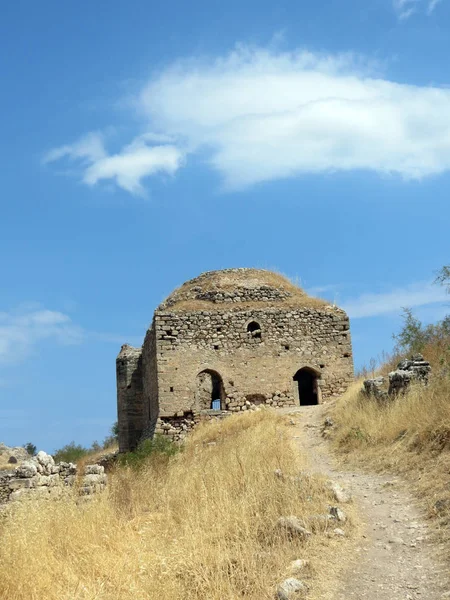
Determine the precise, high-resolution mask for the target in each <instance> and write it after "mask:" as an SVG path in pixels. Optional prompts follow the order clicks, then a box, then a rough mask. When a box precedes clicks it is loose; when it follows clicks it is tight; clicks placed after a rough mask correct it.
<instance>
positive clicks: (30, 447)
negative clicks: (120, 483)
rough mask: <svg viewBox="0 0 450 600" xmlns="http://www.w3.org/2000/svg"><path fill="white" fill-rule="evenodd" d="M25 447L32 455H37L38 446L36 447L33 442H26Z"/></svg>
mask: <svg viewBox="0 0 450 600" xmlns="http://www.w3.org/2000/svg"><path fill="white" fill-rule="evenodd" d="M23 447H24V448H25V450H26V451H27V452H28V454H29V455H30V456H36V452H37V448H36V446H35V444H32V443H31V442H27V443H26V444H24V446H23Z"/></svg>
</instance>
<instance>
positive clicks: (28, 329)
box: [0, 309, 83, 364]
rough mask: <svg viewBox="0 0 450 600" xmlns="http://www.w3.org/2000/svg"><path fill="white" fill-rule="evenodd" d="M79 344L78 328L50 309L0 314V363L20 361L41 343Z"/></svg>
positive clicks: (81, 333) (80, 339)
mask: <svg viewBox="0 0 450 600" xmlns="http://www.w3.org/2000/svg"><path fill="white" fill-rule="evenodd" d="M46 339H52V340H53V341H55V342H57V343H59V344H78V343H80V342H81V341H82V339H83V332H82V330H81V328H80V327H78V326H76V325H74V324H73V323H72V321H71V319H70V317H68V316H67V315H65V314H63V313H60V312H56V311H51V310H45V309H41V310H23V309H22V310H18V311H13V312H0V364H6V363H17V362H21V361H22V360H24V358H26V356H28V355H29V354H30V353H31V352H32V351H33V349H34V348H35V347H36V346H37V345H38V344H39V343H40V342H42V341H43V340H46Z"/></svg>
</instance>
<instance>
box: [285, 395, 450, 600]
mask: <svg viewBox="0 0 450 600" xmlns="http://www.w3.org/2000/svg"><path fill="white" fill-rule="evenodd" d="M290 414H291V413H290ZM293 416H294V417H295V418H294V419H293V422H295V423H296V425H295V429H294V428H293V429H292V431H293V437H294V439H295V440H296V441H297V443H298V444H299V446H300V448H301V451H302V452H303V453H304V452H305V451H306V454H307V455H308V457H309V462H310V469H311V470H312V471H314V472H319V473H322V474H324V475H326V476H328V477H330V478H331V479H333V480H334V481H336V482H338V483H339V484H341V485H342V487H343V488H345V489H347V490H349V491H350V492H351V494H352V496H353V502H354V503H355V504H356V508H357V510H358V513H359V515H360V518H361V520H362V522H363V530H362V534H361V538H360V539H359V540H358V542H357V545H356V546H355V549H354V556H353V559H352V560H351V561H350V564H349V565H348V567H347V568H346V569H345V570H344V575H343V576H342V578H341V581H340V582H339V584H338V586H337V588H336V590H335V591H334V592H333V595H332V596H328V595H327V596H326V597H327V598H333V600H349V599H352V598H354V599H355V600H416V599H427V600H443V599H444V598H450V588H449V587H448V578H449V577H448V576H449V573H448V565H447V566H445V565H443V564H442V563H440V561H439V547H438V546H437V545H436V543H435V542H434V539H433V531H432V525H431V522H430V521H428V520H427V519H426V517H425V515H424V514H422V512H421V511H420V509H419V507H418V505H417V502H416V501H415V499H414V497H413V495H412V493H411V492H410V491H409V490H408V488H407V486H406V484H405V483H404V482H402V481H401V480H400V479H399V478H397V477H394V476H390V477H387V476H382V475H377V474H371V473H363V472H358V471H348V470H345V469H343V468H342V466H340V465H339V464H338V462H337V461H336V460H334V459H333V457H332V455H331V453H330V449H329V447H328V444H327V443H326V442H325V441H324V439H323V437H322V424H323V422H324V419H325V415H324V407H323V406H314V407H304V408H300V409H297V410H296V411H295V414H294V415H293ZM446 580H447V581H446ZM323 597H324V598H325V596H323Z"/></svg>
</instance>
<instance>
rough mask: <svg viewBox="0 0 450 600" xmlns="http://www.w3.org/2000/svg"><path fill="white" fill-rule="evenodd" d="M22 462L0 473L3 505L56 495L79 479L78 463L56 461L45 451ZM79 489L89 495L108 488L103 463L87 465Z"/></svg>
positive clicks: (83, 493)
mask: <svg viewBox="0 0 450 600" xmlns="http://www.w3.org/2000/svg"><path fill="white" fill-rule="evenodd" d="M27 457H28V459H27V460H25V461H24V462H22V463H21V464H19V465H18V466H17V467H16V468H15V469H14V470H13V471H6V472H2V473H1V474H0V504H5V503H7V502H13V501H15V500H19V499H21V498H22V497H24V496H29V495H30V494H31V495H35V496H37V495H39V496H42V497H55V496H58V495H60V494H61V493H62V491H63V490H64V489H65V488H68V487H72V486H74V485H75V482H76V481H77V466H76V465H75V464H73V463H66V462H60V463H55V461H54V459H53V457H52V456H50V454H47V453H46V452H43V451H42V450H41V451H40V452H38V453H37V455H36V456H32V457H30V456H29V455H27ZM79 482H80V486H79V491H80V494H81V495H85V496H88V495H90V494H94V493H96V492H100V491H102V490H104V489H105V486H106V475H105V469H104V467H103V466H101V465H87V466H86V467H85V471H84V475H82V476H81V477H80V480H79Z"/></svg>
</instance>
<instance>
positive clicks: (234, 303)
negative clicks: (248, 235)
mask: <svg viewBox="0 0 450 600" xmlns="http://www.w3.org/2000/svg"><path fill="white" fill-rule="evenodd" d="M327 304H328V302H326V301H325V300H322V299H320V298H314V297H312V296H309V295H308V294H307V293H306V292H305V291H304V290H303V289H302V288H301V287H300V286H298V285H297V284H296V283H294V282H292V281H291V280H290V279H289V278H288V277H286V276H285V275H282V274H280V273H276V272H274V271H268V270H265V269H252V268H236V269H223V270H220V271H207V272H206V273H202V274H201V275H199V276H198V277H195V278H194V279H191V280H189V281H187V282H186V283H184V284H183V285H181V286H180V287H179V288H177V289H176V290H174V291H173V292H172V293H171V294H170V295H169V296H168V297H167V298H166V299H165V300H164V302H162V303H161V304H160V306H159V307H158V309H157V310H160V311H167V310H174V311H189V310H193V311H196V310H223V308H224V305H225V306H226V308H227V309H229V310H236V309H242V308H255V307H257V306H261V305H263V306H264V307H274V308H278V307H291V306H292V307H299V306H301V307H308V308H309V307H312V308H320V307H324V306H326V305H327Z"/></svg>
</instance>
